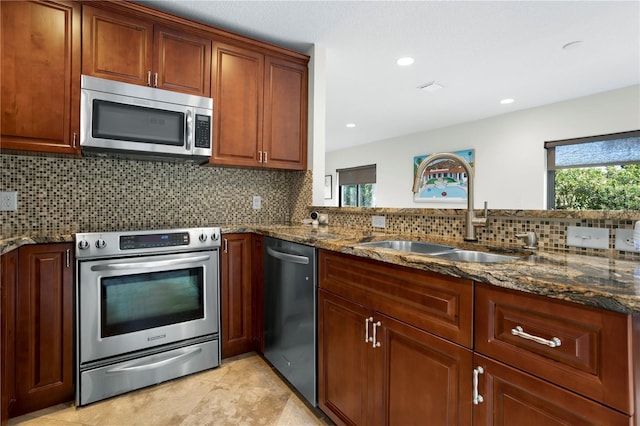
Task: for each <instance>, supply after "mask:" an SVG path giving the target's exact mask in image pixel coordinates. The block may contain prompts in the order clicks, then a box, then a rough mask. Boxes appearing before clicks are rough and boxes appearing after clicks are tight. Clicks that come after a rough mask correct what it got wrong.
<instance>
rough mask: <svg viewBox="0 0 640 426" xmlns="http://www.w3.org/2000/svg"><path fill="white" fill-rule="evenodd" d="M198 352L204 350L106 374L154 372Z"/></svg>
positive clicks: (195, 349) (126, 366)
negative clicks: (155, 369)
mask: <svg viewBox="0 0 640 426" xmlns="http://www.w3.org/2000/svg"><path fill="white" fill-rule="evenodd" d="M198 352H202V348H200V347H198V348H193V349H191V350H189V351H187V352H184V353H181V354H179V355H175V356H171V357H169V358H165V359H162V360H160V361H155V362H150V363H148V364H147V363H144V364H140V365H131V364H129V365H123V366H121V367H116V368H110V369H108V370H107V371H106V373H112V374H113V373H126V372H131V371H146V370H153V369H154V368H158V367H162V366H164V365H167V364H171V363H173V362H177V361H180V360H181V359H182V358H187V357H190V356H193V355H195V354H197V353H198Z"/></svg>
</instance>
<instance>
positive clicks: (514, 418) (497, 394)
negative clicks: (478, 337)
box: [473, 355, 633, 426]
mask: <svg viewBox="0 0 640 426" xmlns="http://www.w3.org/2000/svg"><path fill="white" fill-rule="evenodd" d="M474 366H476V367H482V369H483V372H482V374H480V375H479V380H478V383H479V385H478V390H479V393H480V395H481V396H482V398H483V401H482V402H480V403H479V404H478V405H474V408H473V410H474V412H473V418H474V425H476V426H485V425H486V426H510V425H518V426H561V425H563V426H564V425H572V426H587V425H589V426H595V425H608V426H617V425H619V426H623V425H624V426H631V425H632V424H633V423H632V419H631V418H630V417H629V416H627V415H624V414H622V413H620V412H618V411H615V410H612V409H610V408H606V407H605V406H603V405H600V404H598V403H596V402H594V401H592V400H590V399H587V398H583V397H581V396H579V395H577V394H574V393H572V392H570V391H568V390H566V389H564V388H560V387H558V386H555V385H552V384H551V383H549V382H546V381H544V380H541V379H538V378H537V377H534V376H531V375H528V374H527V373H523V372H521V371H518V370H516V369H514V368H511V367H508V366H506V365H504V364H502V363H499V362H497V361H492V360H491V359H489V358H486V357H483V356H481V355H475V356H474Z"/></svg>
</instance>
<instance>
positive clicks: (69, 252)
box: [65, 249, 71, 268]
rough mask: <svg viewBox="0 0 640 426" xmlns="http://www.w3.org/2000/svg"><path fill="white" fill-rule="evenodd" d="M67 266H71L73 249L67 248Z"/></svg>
mask: <svg viewBox="0 0 640 426" xmlns="http://www.w3.org/2000/svg"><path fill="white" fill-rule="evenodd" d="M65 255H66V256H65V257H66V264H67V268H70V267H71V249H67V251H66V253H65Z"/></svg>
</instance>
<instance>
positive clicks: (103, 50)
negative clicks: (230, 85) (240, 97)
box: [82, 5, 211, 97]
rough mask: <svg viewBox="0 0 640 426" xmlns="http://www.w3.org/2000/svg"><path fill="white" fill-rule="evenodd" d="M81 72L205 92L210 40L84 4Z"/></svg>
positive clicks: (208, 80)
mask: <svg viewBox="0 0 640 426" xmlns="http://www.w3.org/2000/svg"><path fill="white" fill-rule="evenodd" d="M82 25H83V27H82V30H83V32H82V34H83V35H82V73H83V74H86V75H92V76H94V77H101V78H107V79H110V80H118V81H123V82H125V83H132V84H138V85H143V86H152V87H157V88H160V89H166V90H173V91H177V92H184V93H190V94H194V95H199V96H206V97H209V96H211V40H210V39H208V38H206V37H202V36H201V35H200V34H199V33H195V32H191V31H189V30H188V29H187V28H182V27H179V28H178V27H171V26H167V25H163V24H160V23H157V22H154V21H153V20H152V19H151V17H149V18H146V17H140V16H138V15H128V14H124V13H120V12H115V11H110V10H105V9H99V8H95V7H92V6H87V5H85V6H84V7H83V21H82Z"/></svg>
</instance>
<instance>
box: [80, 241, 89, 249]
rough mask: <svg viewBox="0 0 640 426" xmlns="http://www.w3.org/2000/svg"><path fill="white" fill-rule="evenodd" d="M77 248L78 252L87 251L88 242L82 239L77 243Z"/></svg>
mask: <svg viewBox="0 0 640 426" xmlns="http://www.w3.org/2000/svg"><path fill="white" fill-rule="evenodd" d="M78 248H79V249H80V250H86V249H88V248H89V241H87V240H84V239H83V240H80V241H79V242H78Z"/></svg>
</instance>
